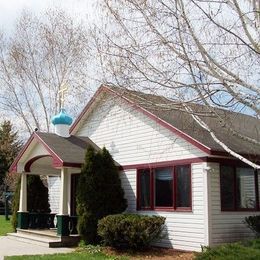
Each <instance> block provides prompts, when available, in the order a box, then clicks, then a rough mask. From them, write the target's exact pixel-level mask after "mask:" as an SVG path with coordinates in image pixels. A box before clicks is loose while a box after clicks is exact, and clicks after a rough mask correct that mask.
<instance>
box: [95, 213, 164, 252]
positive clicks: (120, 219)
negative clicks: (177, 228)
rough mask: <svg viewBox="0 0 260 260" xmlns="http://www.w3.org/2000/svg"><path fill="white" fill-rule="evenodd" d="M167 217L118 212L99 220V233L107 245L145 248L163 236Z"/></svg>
mask: <svg viewBox="0 0 260 260" xmlns="http://www.w3.org/2000/svg"><path fill="white" fill-rule="evenodd" d="M164 223H165V218H164V217H159V216H144V215H136V214H117V215H109V216H107V217H104V218H103V219H101V220H100V221H99V222H98V235H99V236H100V237H101V238H102V241H103V243H104V244H105V245H107V246H112V247H115V248H130V249H135V250H136V249H138V250H140V249H144V248H147V247H149V246H150V245H151V243H152V242H155V241H157V240H158V239H160V238H162V230H163V228H164Z"/></svg>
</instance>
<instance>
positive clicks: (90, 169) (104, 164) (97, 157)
mask: <svg viewBox="0 0 260 260" xmlns="http://www.w3.org/2000/svg"><path fill="white" fill-rule="evenodd" d="M126 206H127V203H126V200H125V199H124V191H123V189H122V187H121V181H120V178H119V171H118V167H117V166H116V165H115V163H114V161H113V158H112V156H111V155H110V154H109V152H108V151H107V150H106V149H105V148H103V149H102V150H101V151H99V152H95V151H94V149H93V148H92V147H89V148H88V149H87V152H86V156H85V163H84V165H83V167H82V169H81V175H80V178H79V185H78V190H77V212H78V215H79V223H78V228H79V232H80V234H81V235H82V237H83V239H84V240H85V242H86V243H97V242H98V241H99V238H98V236H97V223H98V220H100V219H101V218H103V217H104V216H107V215H110V214H117V213H121V212H123V211H124V210H125V209H126Z"/></svg>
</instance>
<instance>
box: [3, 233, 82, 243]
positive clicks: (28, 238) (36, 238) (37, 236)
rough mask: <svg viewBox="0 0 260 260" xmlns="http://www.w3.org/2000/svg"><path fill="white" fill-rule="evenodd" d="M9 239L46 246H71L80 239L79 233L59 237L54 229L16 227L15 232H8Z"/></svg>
mask: <svg viewBox="0 0 260 260" xmlns="http://www.w3.org/2000/svg"><path fill="white" fill-rule="evenodd" d="M7 235H8V237H9V238H10V239H15V240H18V241H24V242H27V243H31V244H36V245H41V246H46V247H73V246H77V244H78V243H79V240H80V236H79V235H70V236H64V237H60V236H58V235H57V230H56V229H41V230H36V229H17V233H8V234H7Z"/></svg>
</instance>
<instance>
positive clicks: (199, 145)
mask: <svg viewBox="0 0 260 260" xmlns="http://www.w3.org/2000/svg"><path fill="white" fill-rule="evenodd" d="M103 91H109V92H111V93H113V94H115V95H117V96H118V97H120V98H122V99H123V100H125V101H126V102H127V103H130V104H131V105H132V106H133V107H135V108H136V109H138V110H139V111H140V112H142V113H143V114H145V115H146V116H148V117H149V118H151V119H152V120H154V121H155V122H157V123H158V124H160V125H162V126H163V127H165V128H167V129H168V130H170V131H171V132H173V133H175V134H176V135H178V136H179V137H182V138H183V139H184V140H186V141H187V142H189V143H190V144H192V145H194V146H195V147H197V148H199V149H200V150H202V151H203V152H205V153H207V154H211V152H212V151H211V149H210V148H209V147H207V146H205V145H203V144H202V143H200V142H198V141H197V140H195V139H193V138H192V137H190V136H189V135H187V134H185V133H184V132H182V131H181V130H179V129H177V128H176V127H174V126H172V125H170V124H169V123H167V122H165V121H164V120H162V119H160V118H159V117H157V116H156V115H154V114H152V113H151V112H149V111H147V110H146V109H144V108H142V107H141V106H139V105H137V104H135V103H134V102H133V101H131V100H129V99H128V98H126V97H125V96H124V95H123V94H120V93H118V92H116V91H114V90H112V89H111V88H109V87H108V86H105V85H101V87H100V88H99V89H98V90H97V91H96V93H95V94H94V96H93V97H92V98H91V100H90V101H89V103H88V104H87V105H86V106H85V108H84V109H83V111H82V112H81V113H80V115H79V116H78V118H77V119H76V120H75V122H74V123H73V125H72V126H71V128H70V133H71V132H72V131H73V130H74V129H75V128H76V126H77V125H78V124H79V122H80V120H81V119H82V117H83V116H84V114H85V113H86V112H87V110H88V109H89V107H90V106H91V105H92V103H93V102H94V101H95V100H96V98H97V96H98V95H99V94H100V93H101V92H103Z"/></svg>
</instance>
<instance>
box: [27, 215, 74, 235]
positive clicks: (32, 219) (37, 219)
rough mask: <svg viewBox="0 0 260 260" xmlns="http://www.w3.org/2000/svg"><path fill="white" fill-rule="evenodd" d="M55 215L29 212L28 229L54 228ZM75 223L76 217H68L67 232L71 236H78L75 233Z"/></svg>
mask: <svg viewBox="0 0 260 260" xmlns="http://www.w3.org/2000/svg"><path fill="white" fill-rule="evenodd" d="M55 216H56V214H55V213H37V212H30V213H29V226H28V227H29V228H30V229H50V228H56V226H55V223H54V219H55ZM77 223H78V217H77V216H70V217H69V230H70V234H71V235H75V234H78V231H77Z"/></svg>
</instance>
